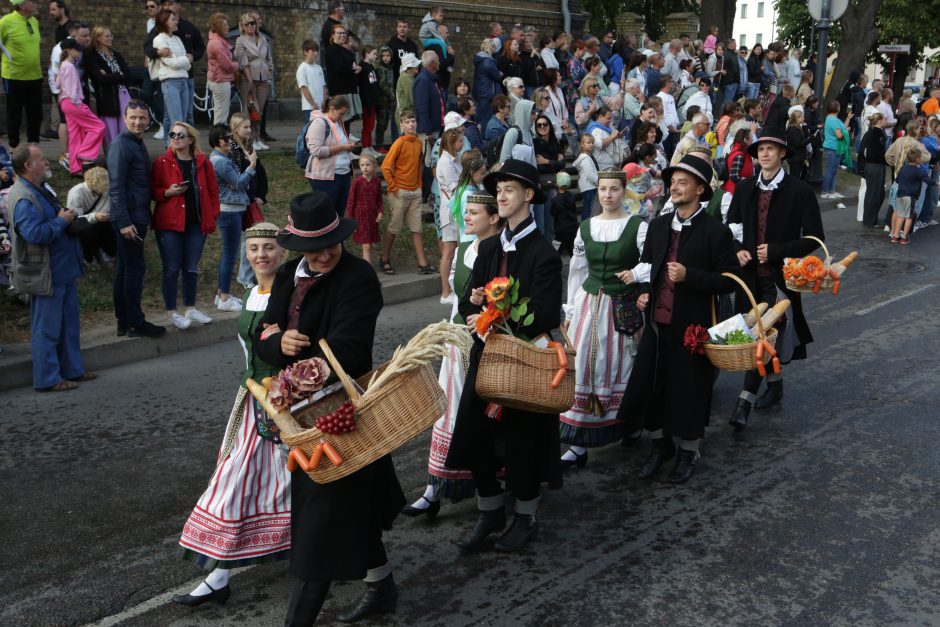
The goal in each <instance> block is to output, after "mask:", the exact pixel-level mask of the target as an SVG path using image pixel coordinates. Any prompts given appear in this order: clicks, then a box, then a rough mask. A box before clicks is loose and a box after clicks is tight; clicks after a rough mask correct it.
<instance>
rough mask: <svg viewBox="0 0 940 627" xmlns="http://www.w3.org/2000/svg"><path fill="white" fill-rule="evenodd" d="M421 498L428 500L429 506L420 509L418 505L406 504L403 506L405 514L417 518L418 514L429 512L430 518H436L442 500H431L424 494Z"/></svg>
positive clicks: (402, 511)
mask: <svg viewBox="0 0 940 627" xmlns="http://www.w3.org/2000/svg"><path fill="white" fill-rule="evenodd" d="M421 498H422V499H424V500H425V501H427V503H428V506H427V507H425V508H424V509H420V508H418V507H413V506H411V505H405V507H403V508H402V510H401V513H402V514H404V515H405V516H411V517H412V518H417V517H418V516H423V515H425V514H427V517H428V520H434V518H435V517H436V516H437V514H438V512H440V511H441V502H440V501H429V500H428V499H426V498H425V497H423V496H422V497H421Z"/></svg>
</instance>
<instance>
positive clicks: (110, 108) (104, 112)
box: [83, 48, 131, 118]
mask: <svg viewBox="0 0 940 627" xmlns="http://www.w3.org/2000/svg"><path fill="white" fill-rule="evenodd" d="M111 53H112V54H113V55H114V60H115V61H117V64H118V67H119V68H120V69H121V71H120V73H119V74H114V73H112V72H111V67H110V66H109V65H108V64H107V62H106V61H105V60H104V59H102V58H101V55H100V54H98V52H97V51H96V50H92V49H91V48H88V49H86V50H85V53H84V55H83V57H84V59H83V63H84V67H85V76H86V77H87V78H88V80H90V81H91V84H92V85H93V86H94V88H95V109H96V110H97V112H98V115H99V116H101V117H110V118H118V117H124V112H123V111H121V102H120V99H119V98H118V92H119V91H120V87H121V86H124V87H127V85H129V84H130V80H131V73H130V68H128V67H127V62H126V61H124V57H122V56H121V53H119V52H118V51H117V50H112V51H111Z"/></svg>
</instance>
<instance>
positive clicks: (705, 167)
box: [663, 155, 714, 202]
mask: <svg viewBox="0 0 940 627" xmlns="http://www.w3.org/2000/svg"><path fill="white" fill-rule="evenodd" d="M680 171H681V172H688V173H689V174H691V175H692V176H694V177H695V178H697V179H699V180H701V181H702V182H703V183H705V193H703V194H702V196H701V198H700V200H702V201H703V202H704V201H706V200H711V198H712V177H713V176H714V170H712V166H711V164H710V163H708V161H706V160H705V159H702V158H701V157H695V156H693V155H686V156H684V157H682V160H681V161H679V163H677V164H676V165H674V166H671V167H668V168H665V169H664V170H663V186H664V188H665V189H666V190H667V191H668V190H669V186H670V185H671V184H672V175H673V174H674V173H676V172H680Z"/></svg>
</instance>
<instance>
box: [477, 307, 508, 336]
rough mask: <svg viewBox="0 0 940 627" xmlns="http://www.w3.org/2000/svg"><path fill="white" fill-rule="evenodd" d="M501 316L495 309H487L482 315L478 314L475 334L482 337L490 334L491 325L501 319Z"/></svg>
mask: <svg viewBox="0 0 940 627" xmlns="http://www.w3.org/2000/svg"><path fill="white" fill-rule="evenodd" d="M502 317H503V314H502V313H500V311H499V309H497V308H496V307H487V308H486V309H484V310H483V313H481V314H480V317H479V318H477V324H476V329H477V334H479V335H481V336H483V335H486V334H487V333H489V332H490V327H491V326H493V323H494V322H496V321H497V320H499V319H501V318H502Z"/></svg>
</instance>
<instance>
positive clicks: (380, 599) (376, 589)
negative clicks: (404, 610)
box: [336, 573, 398, 623]
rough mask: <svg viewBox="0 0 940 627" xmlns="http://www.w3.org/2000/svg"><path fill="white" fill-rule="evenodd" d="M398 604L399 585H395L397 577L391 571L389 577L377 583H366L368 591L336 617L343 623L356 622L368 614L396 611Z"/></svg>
mask: <svg viewBox="0 0 940 627" xmlns="http://www.w3.org/2000/svg"><path fill="white" fill-rule="evenodd" d="M396 605H398V586H396V585H395V579H394V578H393V577H392V574H391V573H389V575H388V577H386V578H385V579H383V580H382V581H376V582H375V583H366V591H365V594H363V595H362V596H361V597H359V600H358V601H356V604H355V605H354V606H352V607H351V608H349V609H348V610H346V611H345V612H343V613H341V614H337V616H336V619H337V620H339V621H340V622H343V623H355V622H356V621H360V620H362V619H363V618H366V617H367V616H373V615H375V614H385V613H387V612H394V611H395V606H396Z"/></svg>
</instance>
